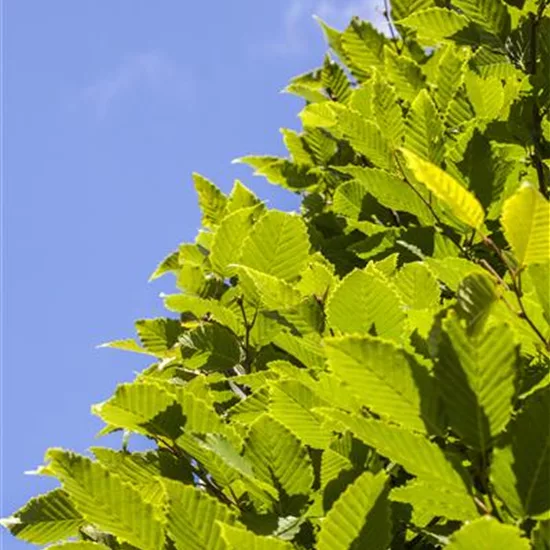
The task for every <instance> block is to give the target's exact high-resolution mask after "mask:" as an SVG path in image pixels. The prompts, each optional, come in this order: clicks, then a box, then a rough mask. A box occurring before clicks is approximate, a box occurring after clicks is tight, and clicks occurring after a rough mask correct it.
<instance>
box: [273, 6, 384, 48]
mask: <svg viewBox="0 0 550 550" xmlns="http://www.w3.org/2000/svg"><path fill="white" fill-rule="evenodd" d="M313 15H318V16H319V17H320V18H321V19H322V20H323V21H325V22H326V23H328V24H329V25H331V26H333V27H336V28H337V29H344V28H345V27H346V26H347V25H348V24H349V22H350V20H351V18H352V17H353V16H354V15H356V16H358V17H360V18H361V19H366V20H368V21H370V22H371V23H372V24H373V25H374V26H375V27H376V28H377V29H379V30H380V31H381V32H384V33H386V34H387V33H388V26H387V22H386V20H385V18H384V0H290V2H289V4H288V5H287V7H286V9H285V11H284V12H283V18H282V25H281V29H280V33H279V39H278V40H277V41H276V42H275V43H272V44H271V47H270V48H269V49H270V50H272V51H273V52H275V53H282V54H298V53H302V52H304V51H306V48H307V38H306V36H305V34H306V33H305V32H304V29H305V28H307V26H308V25H310V24H311V17H312V16H313Z"/></svg>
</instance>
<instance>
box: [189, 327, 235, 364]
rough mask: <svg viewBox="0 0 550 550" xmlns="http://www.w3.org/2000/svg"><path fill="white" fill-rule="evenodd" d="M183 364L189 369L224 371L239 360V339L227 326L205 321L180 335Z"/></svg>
mask: <svg viewBox="0 0 550 550" xmlns="http://www.w3.org/2000/svg"><path fill="white" fill-rule="evenodd" d="M180 344H181V354H182V357H183V359H184V364H185V365H186V366H187V367H189V368H191V369H204V370H206V371H225V370H228V369H231V368H233V367H234V366H235V365H238V364H239V363H240V361H241V348H240V344H239V340H238V339H237V337H236V336H235V334H234V333H233V332H231V331H230V330H229V329H228V328H226V327H224V326H222V325H218V324H217V323H207V324H203V325H201V326H199V327H198V328H196V329H195V330H191V331H189V332H186V333H185V334H183V335H182V336H181V337H180Z"/></svg>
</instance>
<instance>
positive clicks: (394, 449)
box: [323, 409, 476, 513]
mask: <svg viewBox="0 0 550 550" xmlns="http://www.w3.org/2000/svg"><path fill="white" fill-rule="evenodd" d="M323 413H324V414H325V415H326V416H327V417H329V418H332V419H333V420H335V421H336V422H338V423H340V424H341V425H342V426H344V427H345V428H346V429H349V430H350V431H351V432H352V433H353V434H354V435H355V436H356V437H357V438H359V439H361V440H362V441H364V442H365V443H366V444H367V445H369V446H371V447H374V448H375V449H376V450H377V451H378V452H379V453H380V454H381V455H383V456H386V457H388V458H390V459H391V460H393V461H394V462H397V463H398V464H401V465H402V466H403V468H405V469H406V470H407V471H408V472H409V473H411V474H413V475H416V476H417V477H418V478H419V480H422V481H425V482H429V483H433V484H435V485H438V486H439V487H440V488H441V489H443V488H444V489H445V490H447V491H449V492H452V493H453V494H455V493H456V497H457V498H460V497H462V500H463V501H464V506H465V507H466V506H467V503H468V502H469V508H470V509H471V510H473V511H474V513H475V511H476V507H475V505H474V502H473V500H471V498H470V496H469V492H468V488H467V486H466V485H465V483H464V479H467V475H466V473H465V472H464V471H463V470H462V468H461V467H460V466H459V465H458V464H457V463H456V462H455V461H454V462H452V461H451V460H450V459H448V458H447V457H446V456H445V454H444V453H443V451H442V450H441V449H440V448H439V447H438V446H437V445H436V444H435V443H431V442H430V441H429V440H428V439H426V437H424V436H423V435H417V434H414V433H413V432H411V431H409V430H407V429H406V428H402V427H399V426H392V425H390V424H386V423H384V422H381V421H379V420H373V419H368V418H363V417H360V416H358V415H350V414H346V413H343V412H341V411H336V410H326V409H325V410H323Z"/></svg>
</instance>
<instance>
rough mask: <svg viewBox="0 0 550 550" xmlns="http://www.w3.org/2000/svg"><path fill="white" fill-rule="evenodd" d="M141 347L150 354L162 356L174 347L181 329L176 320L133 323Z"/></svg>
mask: <svg viewBox="0 0 550 550" xmlns="http://www.w3.org/2000/svg"><path fill="white" fill-rule="evenodd" d="M135 326H136V331H137V333H138V336H139V339H140V340H141V344H142V346H143V347H144V348H145V349H146V350H147V351H150V352H151V353H156V354H160V355H162V354H163V353H164V352H166V351H168V350H169V349H170V348H172V347H173V346H174V344H175V343H176V342H177V341H178V336H179V335H180V334H181V332H182V327H181V324H180V322H179V321H178V320H177V319H168V318H162V317H160V318H158V319H140V320H138V321H136V323H135Z"/></svg>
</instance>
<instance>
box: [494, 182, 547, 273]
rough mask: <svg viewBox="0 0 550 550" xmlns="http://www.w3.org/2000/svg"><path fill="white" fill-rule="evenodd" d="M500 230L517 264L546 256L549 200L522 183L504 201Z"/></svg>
mask: <svg viewBox="0 0 550 550" xmlns="http://www.w3.org/2000/svg"><path fill="white" fill-rule="evenodd" d="M501 221H502V226H503V227H504V234H505V235H506V239H507V240H508V242H509V243H510V246H511V247H512V250H513V251H514V255H515V257H516V260H517V261H518V263H519V265H520V266H524V265H529V264H537V263H545V262H548V260H549V258H550V203H549V202H548V201H547V200H546V199H545V198H544V197H543V196H542V195H541V194H540V193H539V192H538V191H537V190H536V189H535V188H534V187H532V186H531V185H524V186H522V187H521V189H520V190H519V191H517V192H516V193H515V194H514V195H513V196H512V197H510V198H509V199H508V200H507V201H506V202H505V203H504V208H503V211H502V219H501Z"/></svg>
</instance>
